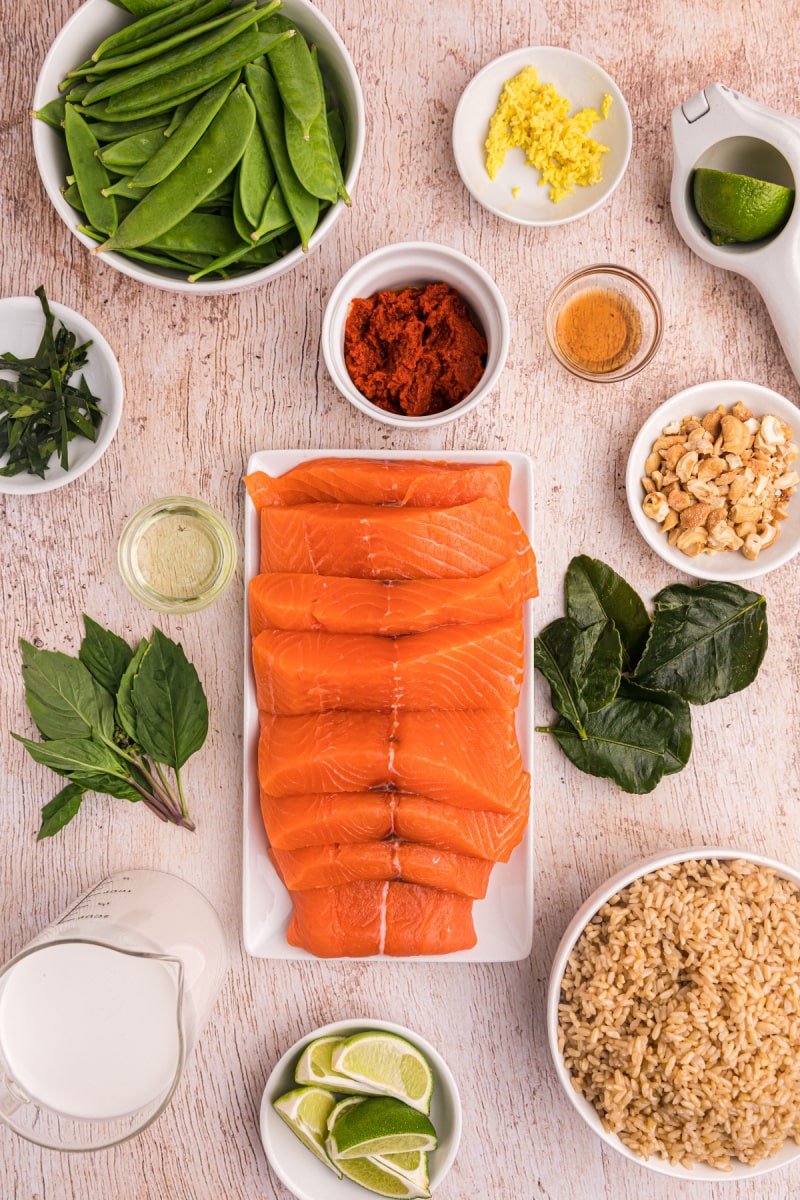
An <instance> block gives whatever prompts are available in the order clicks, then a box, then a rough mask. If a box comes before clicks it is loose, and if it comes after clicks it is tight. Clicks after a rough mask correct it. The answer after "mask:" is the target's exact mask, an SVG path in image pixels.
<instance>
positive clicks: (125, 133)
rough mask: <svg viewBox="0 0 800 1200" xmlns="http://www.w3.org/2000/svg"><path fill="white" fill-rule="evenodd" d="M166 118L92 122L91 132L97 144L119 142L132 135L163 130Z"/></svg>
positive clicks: (160, 115) (160, 116)
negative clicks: (150, 130)
mask: <svg viewBox="0 0 800 1200" xmlns="http://www.w3.org/2000/svg"><path fill="white" fill-rule="evenodd" d="M166 126H167V118H166V117H165V116H163V115H162V114H160V113H159V114H158V115H157V116H155V117H138V118H137V119H136V120H134V121H92V122H91V126H90V128H91V130H92V133H93V134H94V136H95V137H96V138H97V140H98V142H121V141H122V140H123V138H127V137H130V136H131V134H134V133H146V132H147V131H148V130H149V129H160V130H162V131H163V130H164V129H166Z"/></svg>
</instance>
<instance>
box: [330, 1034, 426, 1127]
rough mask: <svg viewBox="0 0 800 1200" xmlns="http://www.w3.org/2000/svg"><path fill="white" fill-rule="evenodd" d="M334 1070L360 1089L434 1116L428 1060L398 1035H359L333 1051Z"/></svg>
mask: <svg viewBox="0 0 800 1200" xmlns="http://www.w3.org/2000/svg"><path fill="white" fill-rule="evenodd" d="M331 1066H332V1069H333V1070H334V1071H336V1072H337V1073H338V1074H340V1075H346V1076H347V1077H348V1079H352V1080H354V1081H355V1082H356V1083H358V1084H360V1085H362V1086H363V1085H367V1086H370V1087H372V1088H375V1089H377V1090H378V1091H380V1092H382V1093H383V1094H384V1095H388V1096H395V1097H397V1099H398V1100H403V1101H405V1103H406V1104H410V1105H411V1106H412V1108H416V1109H419V1111H420V1112H422V1113H428V1112H430V1108H431V1095H432V1093H433V1072H432V1071H431V1068H430V1064H429V1062H428V1060H427V1059H426V1058H425V1056H424V1055H423V1054H422V1053H421V1052H420V1051H419V1050H418V1049H417V1047H416V1046H412V1045H411V1043H410V1042H407V1041H406V1040H405V1038H401V1037H398V1036H397V1035H396V1034H394V1033H380V1032H377V1031H375V1032H372V1033H356V1034H354V1035H353V1037H349V1038H345V1040H344V1041H343V1042H342V1043H341V1045H340V1046H336V1047H335V1048H334V1049H333V1053H332V1055H331Z"/></svg>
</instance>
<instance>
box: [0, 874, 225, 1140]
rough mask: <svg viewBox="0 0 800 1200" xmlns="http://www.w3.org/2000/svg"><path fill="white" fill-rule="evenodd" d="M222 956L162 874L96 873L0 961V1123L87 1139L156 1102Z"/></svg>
mask: <svg viewBox="0 0 800 1200" xmlns="http://www.w3.org/2000/svg"><path fill="white" fill-rule="evenodd" d="M226 967H227V951H226V946H225V935H224V931H223V929H222V925H221V924H220V920H219V917H218V916H217V914H216V912H215V911H214V909H213V908H212V906H211V904H210V903H209V902H208V900H206V898H205V897H204V896H203V895H202V894H201V893H200V892H198V891H197V889H196V888H195V887H193V886H192V885H191V884H189V883H186V882H185V881H184V880H182V879H178V878H177V876H175V875H169V874H166V873H165V872H163V871H150V870H134V871H125V872H120V873H118V874H115V875H111V876H109V877H108V878H107V879H104V880H103V881H102V882H101V883H99V884H98V885H97V886H96V887H95V888H92V889H91V891H89V892H87V893H86V894H85V895H84V896H83V897H81V899H80V900H78V901H77V902H76V903H75V904H74V905H73V906H72V907H71V908H70V909H69V910H68V911H67V912H66V913H65V914H64V915H63V916H62V917H60V918H59V919H58V920H57V921H55V922H54V923H53V924H52V925H50V926H48V928H47V929H45V930H44V931H43V932H42V933H41V934H40V935H39V936H38V937H36V938H34V940H33V941H32V942H31V943H29V945H28V946H26V947H25V948H24V949H23V950H22V951H21V952H20V953H19V954H17V955H16V956H15V957H14V958H13V959H11V961H10V962H8V963H7V964H6V965H5V966H4V967H3V968H2V970H0V1121H3V1122H4V1123H5V1124H6V1125H8V1126H9V1128H11V1129H13V1130H14V1132H15V1133H18V1134H20V1136H22V1137H24V1138H27V1139H28V1140H29V1141H32V1142H36V1143H37V1144H38V1145H41V1146H46V1147H48V1148H50V1149H55V1150H71V1151H82V1150H101V1149H105V1148H107V1147H109V1146H113V1145H116V1144H117V1143H118V1142H122V1141H125V1140H126V1139H128V1138H131V1137H134V1136H135V1135H136V1134H137V1133H140V1132H141V1131H142V1130H143V1129H146V1128H147V1126H148V1125H150V1124H152V1122H153V1121H155V1120H156V1118H157V1117H158V1116H159V1115H160V1114H161V1113H162V1112H163V1111H164V1109H165V1108H166V1106H167V1104H168V1103H169V1101H170V1098H171V1096H172V1094H173V1092H174V1091H175V1088H176V1087H177V1085H178V1083H179V1081H180V1077H181V1073H182V1071H183V1067H184V1064H185V1062H186V1059H187V1057H188V1055H189V1053H190V1052H191V1050H192V1048H193V1047H194V1045H195V1043H196V1041H197V1039H198V1037H199V1035H200V1032H201V1030H202V1028H203V1026H204V1025H205V1023H206V1020H207V1019H208V1017H209V1015H210V1013H211V1010H212V1008H213V1006H214V1003H215V1001H216V998H217V994H218V992H219V989H220V987H221V985H222V981H223V978H224V976H225V971H226Z"/></svg>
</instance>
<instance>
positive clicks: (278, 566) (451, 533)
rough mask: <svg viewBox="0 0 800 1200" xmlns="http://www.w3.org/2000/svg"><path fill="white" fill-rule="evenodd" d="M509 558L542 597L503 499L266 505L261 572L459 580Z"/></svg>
mask: <svg viewBox="0 0 800 1200" xmlns="http://www.w3.org/2000/svg"><path fill="white" fill-rule="evenodd" d="M509 559H516V560H517V561H518V563H519V567H520V571H521V572H522V589H523V597H524V598H525V599H527V598H528V597H529V596H532V595H535V594H536V591H537V585H536V562H535V559H534V556H533V551H532V550H531V547H530V544H529V542H528V539H527V537H526V536H525V533H524V532H523V530H522V527H521V526H520V524H519V521H518V519H517V517H516V515H515V514H514V513H513V512H512V510H511V509H510V508H508V507H505V506H504V505H502V504H498V503H497V501H496V500H473V501H471V502H470V503H469V504H460V505H456V506H453V507H450V508H393V507H391V506H385V507H380V506H375V507H368V506H366V505H359V504H294V505H291V506H290V507H287V508H284V507H281V506H280V505H274V506H271V507H270V506H267V507H265V508H263V509H262V510H261V570H262V571H264V572H267V571H282V572H292V573H294V572H300V573H302V574H312V575H339V576H343V575H344V576H352V577H354V578H357V579H460V578H474V577H475V576H478V575H483V574H485V573H486V572H487V571H490V570H492V568H494V567H499V566H500V565H501V564H502V563H505V562H508V560H509Z"/></svg>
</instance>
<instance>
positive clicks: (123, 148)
mask: <svg viewBox="0 0 800 1200" xmlns="http://www.w3.org/2000/svg"><path fill="white" fill-rule="evenodd" d="M163 145H164V133H163V131H162V130H161V129H148V130H147V131H146V132H145V133H134V134H133V135H132V136H131V137H127V138H123V139H122V140H121V141H118V142H111V143H110V144H109V145H108V146H104V147H103V149H102V150H101V151H100V160H101V162H103V163H105V165H106V166H107V167H110V168H111V170H112V171H121V170H122V169H123V168H126V167H132V168H134V169H135V170H138V169H139V167H141V165H142V163H146V162H147V161H148V160H149V159H150V158H151V157H152V156H153V154H155V152H156V150H157V149H159V148H160V147H161V146H163ZM132 173H135V172H132Z"/></svg>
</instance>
